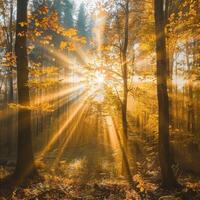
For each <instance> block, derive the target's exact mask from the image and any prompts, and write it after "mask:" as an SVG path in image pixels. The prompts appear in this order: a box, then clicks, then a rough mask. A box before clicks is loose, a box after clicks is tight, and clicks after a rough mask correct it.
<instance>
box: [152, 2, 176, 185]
mask: <svg viewBox="0 0 200 200" xmlns="http://www.w3.org/2000/svg"><path fill="white" fill-rule="evenodd" d="M163 3H164V2H163V0H154V4H155V28H156V54H157V95H158V114H159V160H160V168H161V176H162V186H163V187H166V188H172V187H175V186H177V182H176V179H175V177H174V174H173V171H172V167H171V160H170V147H169V99H168V93H167V76H168V73H167V56H166V40H165V17H164V9H163V8H164V4H163Z"/></svg>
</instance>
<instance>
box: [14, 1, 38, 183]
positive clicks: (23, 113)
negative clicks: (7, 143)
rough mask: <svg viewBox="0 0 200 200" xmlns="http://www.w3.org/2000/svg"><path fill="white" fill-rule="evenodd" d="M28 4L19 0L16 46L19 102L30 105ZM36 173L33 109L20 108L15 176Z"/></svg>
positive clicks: (23, 176)
mask: <svg viewBox="0 0 200 200" xmlns="http://www.w3.org/2000/svg"><path fill="white" fill-rule="evenodd" d="M27 6H28V0H17V24H16V44H15V45H16V46H15V53H16V57H17V87H18V103H19V105H22V106H29V105H30V96H29V87H28V86H27V83H28V56H27V44H26V43H27V36H26V35H27ZM35 173H36V168H35V164H34V157H33V149H32V135H31V111H30V110H29V109H19V111H18V145H17V164H16V168H15V176H16V177H17V178H18V180H19V181H23V179H24V178H26V177H28V176H32V175H33V174H35Z"/></svg>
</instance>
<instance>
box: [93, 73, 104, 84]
mask: <svg viewBox="0 0 200 200" xmlns="http://www.w3.org/2000/svg"><path fill="white" fill-rule="evenodd" d="M94 82H96V83H97V84H99V85H102V84H104V82H105V75H104V74H103V73H102V72H100V71H96V72H95V75H94Z"/></svg>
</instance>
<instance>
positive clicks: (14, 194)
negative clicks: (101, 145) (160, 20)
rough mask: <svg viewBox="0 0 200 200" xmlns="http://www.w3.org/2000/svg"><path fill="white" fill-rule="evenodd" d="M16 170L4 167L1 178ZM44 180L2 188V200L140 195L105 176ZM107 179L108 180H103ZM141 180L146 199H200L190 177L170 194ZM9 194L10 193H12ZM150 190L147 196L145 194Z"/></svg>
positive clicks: (107, 199) (110, 199) (113, 199)
mask: <svg viewBox="0 0 200 200" xmlns="http://www.w3.org/2000/svg"><path fill="white" fill-rule="evenodd" d="M11 170H12V167H3V166H1V167H0V175H1V178H2V177H5V176H6V175H8V174H9V171H11ZM40 174H41V177H40V178H38V179H35V180H34V181H28V182H27V183H25V184H24V185H22V186H20V187H17V188H15V189H13V190H12V191H9V188H0V196H1V197H0V200H6V199H10V200H43V199H44V200H45V199H49V200H51V199H55V200H124V199H126V200H129V199H130V200H131V199H132V200H137V199H141V198H140V195H139V194H138V193H137V192H135V191H134V190H133V189H131V188H130V187H129V186H128V184H127V182H126V180H125V179H124V178H123V177H121V178H118V179H112V178H111V177H110V178H109V179H108V177H106V175H102V177H101V179H100V180H101V181H97V180H94V179H93V178H92V179H91V177H88V179H85V181H83V180H82V179H78V177H76V179H74V178H73V177H72V176H75V175H73V174H71V177H70V178H69V177H65V176H64V174H62V173H61V171H59V170H56V172H55V171H52V172H50V171H48V172H47V171H46V172H45V171H43V170H40ZM103 176H104V177H103ZM135 179H136V180H137V181H139V184H138V188H142V189H141V191H142V192H141V194H143V198H142V199H146V200H148V199H149V200H154V199H155V200H158V199H159V200H182V199H183V200H198V199H200V182H197V181H192V179H190V178H189V176H188V177H186V176H185V177H184V178H182V180H181V179H180V180H181V182H182V183H184V186H185V187H184V188H183V189H181V190H179V191H166V190H163V189H159V185H158V184H156V183H153V182H150V179H148V178H143V177H142V176H140V175H137V176H135ZM8 191H9V192H8ZM145 191H146V195H145Z"/></svg>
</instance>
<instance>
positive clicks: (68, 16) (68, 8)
mask: <svg viewBox="0 0 200 200" xmlns="http://www.w3.org/2000/svg"><path fill="white" fill-rule="evenodd" d="M72 9H73V6H72V3H71V2H70V1H69V0H64V8H63V10H64V13H63V25H64V27H66V28H73V27H74V21H73V17H72Z"/></svg>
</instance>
